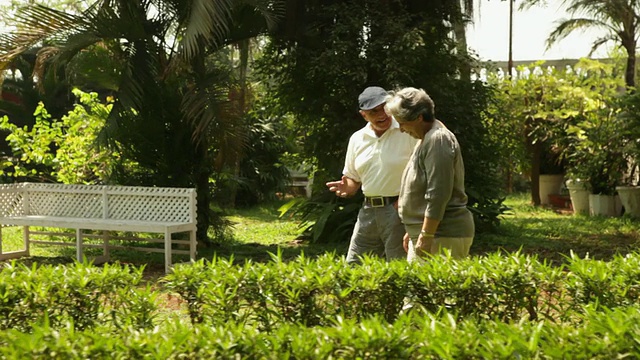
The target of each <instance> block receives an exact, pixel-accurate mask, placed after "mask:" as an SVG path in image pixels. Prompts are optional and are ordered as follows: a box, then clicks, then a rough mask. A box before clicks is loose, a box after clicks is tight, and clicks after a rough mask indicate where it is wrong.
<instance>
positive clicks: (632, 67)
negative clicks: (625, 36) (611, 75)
mask: <svg viewBox="0 0 640 360" xmlns="http://www.w3.org/2000/svg"><path fill="white" fill-rule="evenodd" d="M625 48H626V49H627V69H626V71H625V74H624V82H625V84H626V85H627V88H633V87H635V86H636V43H635V41H634V42H633V44H630V45H629V46H628V47H627V46H625Z"/></svg>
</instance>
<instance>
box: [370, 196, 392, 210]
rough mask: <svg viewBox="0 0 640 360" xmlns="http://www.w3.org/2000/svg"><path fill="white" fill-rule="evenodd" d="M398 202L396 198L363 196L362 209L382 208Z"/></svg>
mask: <svg viewBox="0 0 640 360" xmlns="http://www.w3.org/2000/svg"><path fill="white" fill-rule="evenodd" d="M397 200H398V197H397V196H371V197H369V196H365V197H364V207H366V208H370V207H383V206H387V205H390V204H393V203H394V202H396V201H397Z"/></svg>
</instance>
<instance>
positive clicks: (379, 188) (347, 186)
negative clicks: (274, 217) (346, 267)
mask: <svg viewBox="0 0 640 360" xmlns="http://www.w3.org/2000/svg"><path fill="white" fill-rule="evenodd" d="M387 96H388V93H387V91H386V90H385V89H383V88H381V87H378V86H371V87H368V88H366V89H364V91H363V92H362V93H361V94H360V96H359V97H358V102H359V105H360V114H361V115H362V117H363V118H364V119H365V120H366V121H367V124H366V125H365V126H364V127H363V128H362V129H360V130H358V131H356V132H355V133H353V135H351V138H350V139H349V145H348V147H347V156H346V159H345V164H344V170H343V176H342V179H340V180H337V181H330V182H328V183H327V184H326V185H327V187H329V190H330V191H333V192H335V194H336V196H339V197H348V196H352V195H354V194H355V193H356V192H357V191H358V189H360V188H362V192H363V193H364V196H365V198H364V203H363V204H362V208H361V209H360V211H359V213H358V220H357V222H356V225H355V227H354V229H353V235H352V236H351V242H350V244H349V251H348V253H347V262H349V263H358V262H359V261H360V257H361V256H362V255H365V254H368V255H378V256H381V257H382V256H385V257H386V259H387V261H389V260H393V259H405V258H406V252H405V250H404V248H403V246H402V238H403V236H404V233H405V230H404V226H403V225H402V223H401V221H400V217H399V216H398V210H397V208H398V206H397V201H398V194H399V193H400V180H401V174H402V171H403V170H404V168H405V165H406V164H407V162H408V161H409V158H410V157H411V153H412V152H413V148H414V147H415V145H416V143H417V140H415V139H413V138H412V137H411V136H408V135H407V134H403V133H402V132H401V131H400V126H399V125H398V123H397V122H396V121H395V120H394V119H393V118H392V117H391V116H389V115H387V113H386V112H385V110H384V105H385V103H386V99H387Z"/></svg>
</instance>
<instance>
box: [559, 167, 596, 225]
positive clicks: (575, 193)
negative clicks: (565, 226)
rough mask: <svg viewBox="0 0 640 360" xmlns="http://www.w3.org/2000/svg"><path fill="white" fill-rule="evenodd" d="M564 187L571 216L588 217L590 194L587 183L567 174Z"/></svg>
mask: <svg viewBox="0 0 640 360" xmlns="http://www.w3.org/2000/svg"><path fill="white" fill-rule="evenodd" d="M565 186H566V187H567V190H568V191H569V199H570V200H571V208H572V209H573V214H574V215H589V194H591V188H590V185H589V182H588V181H586V180H584V179H581V178H580V177H579V176H577V175H574V174H572V173H571V172H568V173H567V181H566V182H565Z"/></svg>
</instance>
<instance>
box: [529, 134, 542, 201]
mask: <svg viewBox="0 0 640 360" xmlns="http://www.w3.org/2000/svg"><path fill="white" fill-rule="evenodd" d="M528 147H529V149H530V154H531V204H533V205H534V206H540V204H541V201H540V157H541V155H542V143H541V142H540V141H538V142H536V143H535V144H532V143H531V141H529V146H528Z"/></svg>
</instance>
